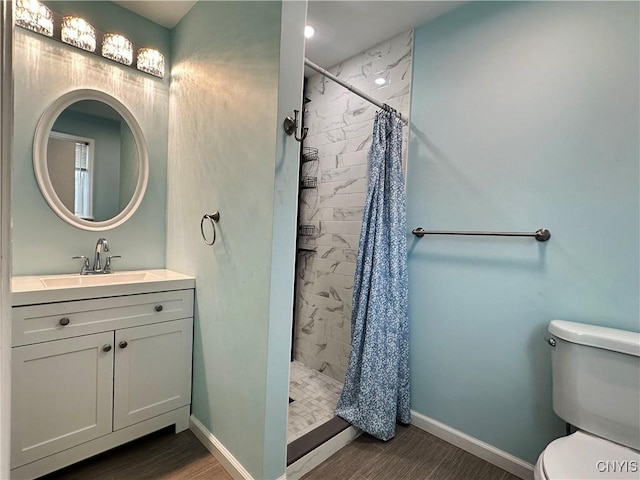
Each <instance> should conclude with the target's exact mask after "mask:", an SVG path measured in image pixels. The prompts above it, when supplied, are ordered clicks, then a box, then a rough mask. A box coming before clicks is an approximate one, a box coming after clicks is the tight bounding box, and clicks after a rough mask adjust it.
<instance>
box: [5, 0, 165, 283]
mask: <svg viewBox="0 0 640 480" xmlns="http://www.w3.org/2000/svg"><path fill="white" fill-rule="evenodd" d="M65 3H69V4H72V6H73V7H75V8H78V9H82V12H83V13H82V14H83V16H84V18H85V19H86V20H88V21H89V22H92V23H93V24H94V25H95V26H96V27H99V28H105V29H109V28H115V27H112V26H109V25H111V24H110V23H109V25H107V24H106V23H105V24H104V26H103V24H102V23H101V22H103V21H105V22H106V21H107V20H108V21H109V22H112V21H113V22H114V23H115V22H116V21H117V22H119V23H118V25H122V27H121V30H120V31H121V32H122V33H124V34H125V35H130V36H131V38H132V39H133V38H134V36H135V39H136V41H138V42H140V43H146V42H145V41H144V39H145V38H149V39H150V40H149V42H154V45H155V44H156V43H155V42H156V41H158V43H157V45H160V44H162V47H161V48H162V49H163V51H164V52H167V55H168V53H169V52H168V46H169V45H170V33H169V31H168V30H167V29H165V28H163V27H160V26H158V25H155V24H153V23H151V22H148V21H141V20H142V19H141V18H140V17H139V16H137V15H135V14H133V13H131V12H129V11H128V10H125V9H123V8H121V7H118V6H116V5H115V4H111V3H110V2H54V4H55V5H53V8H54V9H55V10H56V11H59V12H61V13H67V12H62V11H61V7H62V6H63V5H64V4H65ZM106 15H108V18H105V16H106ZM159 39H161V40H162V41H160V40H159ZM14 75H15V79H16V82H15V108H14V116H15V117H14V118H15V135H14V161H13V173H12V179H11V181H12V187H13V188H12V202H11V209H12V222H13V232H12V235H13V256H12V260H13V274H14V275H31V274H55V273H70V272H75V271H78V270H79V268H80V265H79V264H78V262H77V261H74V260H71V256H73V255H87V256H90V255H91V253H92V251H93V248H94V246H95V243H96V240H97V239H98V238H99V237H101V236H104V237H106V238H107V239H108V240H109V242H110V245H111V247H112V252H113V254H115V255H122V256H123V258H122V259H120V260H119V262H118V263H117V265H116V268H119V269H122V270H132V269H139V268H163V267H164V266H165V254H166V181H167V177H166V175H167V172H166V163H167V138H168V110H169V87H168V78H169V77H168V76H167V77H166V78H165V79H164V80H160V79H156V78H154V77H151V76H149V75H146V74H142V73H139V72H136V71H135V70H132V69H130V68H126V67H123V66H120V65H117V64H115V63H113V62H110V61H107V60H103V59H101V58H100V57H97V56H95V55H91V54H88V53H85V52H82V51H80V50H78V49H76V48H73V47H70V46H67V45H64V44H61V43H58V42H56V41H53V40H51V39H48V38H45V37H43V36H42V35H37V34H34V33H32V32H29V31H25V30H23V29H21V28H18V27H16V29H15V61H14ZM79 88H93V89H99V90H102V91H104V92H106V93H109V94H110V95H112V96H114V97H116V98H117V99H118V100H120V101H121V102H122V103H123V104H124V105H125V106H126V107H127V108H128V109H129V110H130V111H131V112H132V113H133V115H134V116H135V117H136V118H137V119H138V122H139V124H140V126H141V128H142V131H143V133H144V136H145V138H146V141H147V147H148V150H149V162H150V172H149V184H148V187H147V192H146V194H145V197H144V200H143V202H142V204H141V205H140V207H139V209H138V211H137V212H136V213H135V214H134V215H133V216H132V217H131V218H130V219H129V220H128V221H127V222H125V223H124V224H123V225H122V226H120V227H117V228H115V229H111V230H108V231H106V232H101V233H100V232H95V233H94V232H87V231H84V230H80V229H77V228H75V227H73V226H71V225H68V224H67V223H65V222H63V221H62V220H61V219H59V218H58V217H57V216H56V215H55V214H54V213H53V211H52V210H51V209H50V208H49V207H48V205H47V204H46V202H45V201H44V199H43V197H42V195H41V194H40V191H39V189H38V186H37V183H36V180H35V176H34V173H33V158H32V148H33V135H34V132H35V128H36V125H37V123H38V120H39V119H40V116H41V115H42V113H43V112H44V111H45V109H46V108H47V107H48V106H49V105H50V104H51V103H52V102H53V101H54V100H55V99H56V98H57V97H59V96H60V95H61V94H63V93H66V92H68V91H70V90H74V89H79Z"/></svg>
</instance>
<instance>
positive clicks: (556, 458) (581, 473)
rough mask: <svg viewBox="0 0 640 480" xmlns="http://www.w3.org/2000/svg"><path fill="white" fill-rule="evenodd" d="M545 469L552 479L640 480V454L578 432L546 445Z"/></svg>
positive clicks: (544, 455)
mask: <svg viewBox="0 0 640 480" xmlns="http://www.w3.org/2000/svg"><path fill="white" fill-rule="evenodd" d="M543 469H544V473H545V475H546V478H548V479H550V480H555V479H566V480H589V479H594V480H604V479H607V480H608V479H625V480H626V479H629V480H638V478H640V452H638V451H636V450H633V449H631V448H628V447H623V446H622V445H618V444H616V443H613V442H610V441H608V440H604V439H602V438H600V437H596V436H594V435H591V434H589V433H586V432H581V431H578V432H576V433H574V434H572V435H569V436H568V437H562V438H559V439H557V440H554V441H553V442H551V443H550V444H549V445H548V446H547V448H546V449H545V450H544V452H543Z"/></svg>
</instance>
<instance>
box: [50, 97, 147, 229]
mask: <svg viewBox="0 0 640 480" xmlns="http://www.w3.org/2000/svg"><path fill="white" fill-rule="evenodd" d="M47 170H48V173H49V177H50V178H51V183H52V185H53V188H54V190H55V191H56V194H57V195H58V198H60V200H61V201H62V203H63V204H64V206H65V207H66V208H67V209H68V210H69V211H70V212H72V213H73V214H74V215H76V216H77V217H80V218H83V219H85V220H89V221H96V222H101V221H104V220H108V219H111V218H113V217H115V216H116V215H118V214H119V213H120V212H121V211H122V210H123V209H124V208H125V207H126V206H127V205H128V203H129V202H130V201H131V198H132V196H133V193H134V191H135V188H136V184H137V180H138V151H137V148H136V144H135V140H134V138H133V134H132V133H131V129H130V128H129V126H128V125H127V122H126V121H125V120H124V119H123V118H122V117H121V116H120V114H119V113H118V112H116V110H114V109H113V108H111V107H110V106H109V105H107V104H105V103H102V102H99V101H96V100H82V101H79V102H75V103H73V104H71V105H70V106H68V107H67V108H66V109H65V110H64V111H63V112H62V113H60V115H59V116H58V117H57V119H56V120H55V123H54V124H53V127H52V129H51V133H50V135H49V140H48V143H47Z"/></svg>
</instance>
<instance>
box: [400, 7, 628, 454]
mask: <svg viewBox="0 0 640 480" xmlns="http://www.w3.org/2000/svg"><path fill="white" fill-rule="evenodd" d="M638 19H639V5H638V3H636V2H621V3H618V2H475V3H472V4H469V5H466V6H463V7H461V8H460V9H458V10H456V11H454V12H452V13H450V14H448V15H445V16H443V17H441V18H440V19H437V20H435V21H433V22H431V23H429V24H428V25H426V26H423V27H421V28H418V29H417V30H416V31H415V50H414V52H415V53H414V55H415V56H414V71H413V97H412V106H411V113H412V115H411V116H412V118H411V136H410V150H409V162H408V181H407V192H408V225H409V227H410V228H415V227H418V226H423V227H425V228H431V229H443V230H444V229H452V230H503V231H504V230H510V231H533V230H535V229H537V228H539V227H543V226H544V227H548V228H549V229H550V230H551V232H552V237H551V240H550V241H549V242H548V243H544V244H538V243H536V242H535V241H534V240H532V239H501V238H490V237H489V238H479V237H475V238H474V237H469V238H456V237H424V238H423V239H421V240H417V239H415V238H413V237H411V238H410V240H409V249H410V253H409V275H410V292H409V294H410V299H409V301H410V319H411V367H412V381H413V392H412V393H413V408H414V409H415V410H416V411H417V412H419V413H422V414H424V415H427V416H429V417H432V418H434V419H436V420H439V421H441V422H443V423H445V424H447V425H450V426H452V427H454V428H456V429H459V430H461V431H463V432H465V433H467V434H469V435H472V436H474V437H476V438H479V439H480V440H483V441H485V442H488V443H490V444H491V445H494V446H496V447H498V448H500V449H502V450H505V451H507V452H509V453H511V454H513V455H516V456H517V457H520V458H522V459H524V460H526V461H529V462H535V460H536V458H537V456H538V454H539V453H540V452H541V450H542V449H543V448H544V447H545V446H546V444H548V443H549V442H550V441H551V440H552V439H553V438H555V437H557V436H560V435H562V434H563V422H562V421H561V420H560V419H559V418H558V417H556V416H555V414H554V413H553V411H552V407H551V379H550V359H549V349H548V346H547V345H546V344H545V343H544V341H543V337H544V335H545V331H546V328H547V324H548V322H549V321H550V320H551V319H554V318H560V319H565V320H573V321H578V322H585V323H593V324H598V325H605V326H610V327H616V328H622V329H628V330H635V331H638V330H639V329H640V325H639V318H640V312H639V311H638V310H639V300H638V292H639V289H640V284H639V283H640V282H639V279H638V276H639V249H638V246H639V244H640V239H639V190H638V189H639V187H638V183H639V182H638V178H639V171H638V169H639V166H638V164H639V161H638V159H639V158H640V151H639V146H638V131H639V129H640V120H639V112H638V108H639V98H638V96H639V93H638V85H639V78H638V75H639V58H640V52H639V45H640V42H639V27H638V21H639V20H638Z"/></svg>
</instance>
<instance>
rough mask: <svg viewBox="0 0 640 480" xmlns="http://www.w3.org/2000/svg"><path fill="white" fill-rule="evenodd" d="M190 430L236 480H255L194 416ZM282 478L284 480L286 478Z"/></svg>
mask: <svg viewBox="0 0 640 480" xmlns="http://www.w3.org/2000/svg"><path fill="white" fill-rule="evenodd" d="M189 429H190V430H191V431H192V432H193V434H194V435H195V436H196V437H197V438H198V440H200V442H202V444H203V445H204V446H205V448H206V449H207V450H209V452H211V455H213V456H214V457H216V459H217V460H218V461H219V462H220V463H221V464H222V466H223V467H224V469H225V470H226V471H227V472H228V473H229V475H231V476H232V477H233V478H234V480H253V477H252V476H251V474H250V473H249V472H248V471H247V470H246V469H245V468H244V467H243V466H242V464H241V463H240V462H239V461H238V460H237V459H236V457H234V456H233V455H232V454H231V452H230V451H229V450H227V449H226V448H225V446H224V445H223V444H222V443H221V442H220V440H218V439H217V438H216V437H215V436H214V435H213V433H211V432H210V431H209V430H207V428H206V427H205V426H204V425H203V424H202V423H200V420H198V419H197V418H196V417H194V416H193V415H191V417H190V418H189ZM281 478H283V479H284V477H281ZM278 480H280V479H278Z"/></svg>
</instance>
